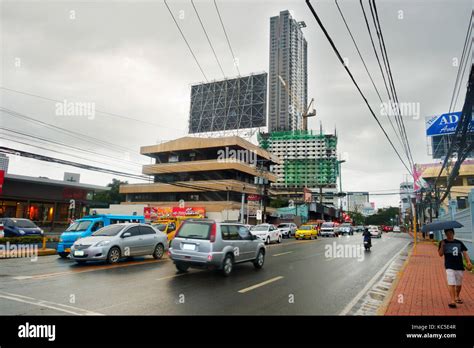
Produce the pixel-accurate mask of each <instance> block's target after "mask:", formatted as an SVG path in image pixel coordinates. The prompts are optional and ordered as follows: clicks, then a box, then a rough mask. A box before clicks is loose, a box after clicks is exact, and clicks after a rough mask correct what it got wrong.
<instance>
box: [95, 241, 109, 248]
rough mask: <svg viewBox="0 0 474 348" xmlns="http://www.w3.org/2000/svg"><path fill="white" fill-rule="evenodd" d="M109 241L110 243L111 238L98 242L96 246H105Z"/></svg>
mask: <svg viewBox="0 0 474 348" xmlns="http://www.w3.org/2000/svg"><path fill="white" fill-rule="evenodd" d="M109 243H110V240H103V241H101V242H99V243H97V244H96V245H95V246H96V247H103V246H106V245H107V244H109Z"/></svg>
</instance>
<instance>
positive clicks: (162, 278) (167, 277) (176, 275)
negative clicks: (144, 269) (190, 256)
mask: <svg viewBox="0 0 474 348" xmlns="http://www.w3.org/2000/svg"><path fill="white" fill-rule="evenodd" d="M201 272H203V271H201V270H196V271H195V272H186V273H178V274H173V275H169V276H166V277H161V278H157V279H155V280H165V279H171V278H176V277H181V276H184V275H190V274H196V273H201Z"/></svg>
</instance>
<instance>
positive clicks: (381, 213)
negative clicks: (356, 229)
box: [365, 207, 399, 225]
mask: <svg viewBox="0 0 474 348" xmlns="http://www.w3.org/2000/svg"><path fill="white" fill-rule="evenodd" d="M398 214H399V209H398V207H389V208H383V209H379V210H378V211H377V214H374V215H371V216H368V217H367V218H366V219H365V223H366V224H367V225H391V224H392V222H391V221H390V219H395V217H396V216H397V215H398Z"/></svg>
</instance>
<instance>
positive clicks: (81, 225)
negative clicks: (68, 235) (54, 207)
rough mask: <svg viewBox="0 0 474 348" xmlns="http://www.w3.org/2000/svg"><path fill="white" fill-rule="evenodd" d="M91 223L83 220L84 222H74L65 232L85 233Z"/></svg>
mask: <svg viewBox="0 0 474 348" xmlns="http://www.w3.org/2000/svg"><path fill="white" fill-rule="evenodd" d="M91 223H92V221H89V220H85V221H76V222H74V223H73V224H72V225H71V226H69V227H68V229H67V230H66V231H67V232H78V231H85V230H87V229H88V228H89V226H90V225H91Z"/></svg>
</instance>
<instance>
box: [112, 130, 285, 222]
mask: <svg viewBox="0 0 474 348" xmlns="http://www.w3.org/2000/svg"><path fill="white" fill-rule="evenodd" d="M141 154H143V155H146V156H148V157H150V158H152V159H153V160H154V162H155V163H153V164H150V165H144V166H143V174H146V175H150V177H151V179H152V181H153V182H151V183H144V184H127V185H121V186H120V193H123V194H125V195H126V201H125V202H124V203H123V204H146V205H148V207H150V208H153V210H152V212H153V214H155V215H156V216H159V215H160V214H186V210H189V211H190V213H191V212H192V213H193V214H194V213H196V211H199V212H200V213H204V215H205V216H207V217H209V218H213V219H216V220H219V221H222V220H238V219H239V218H240V217H241V215H242V213H241V208H242V198H244V209H243V215H244V216H245V218H247V216H249V217H254V216H256V215H257V210H261V209H258V208H260V207H261V206H262V197H263V196H264V195H266V189H267V188H266V186H267V185H268V184H269V183H272V182H276V181H277V179H278V177H277V176H276V175H275V174H273V173H271V172H270V166H272V165H275V164H278V163H280V162H279V160H278V159H277V158H275V157H274V156H272V155H271V154H270V153H269V152H267V151H265V150H263V149H262V148H260V147H258V146H256V145H254V144H252V143H250V142H248V141H246V140H244V139H242V138H240V137H237V136H231V137H221V138H198V137H183V138H180V139H176V140H172V141H168V142H165V143H162V144H157V145H151V146H143V147H142V148H141ZM255 178H262V179H260V180H259V181H257V180H256V179H255ZM259 183H262V184H259ZM265 183H266V184H265ZM243 194H244V197H242V196H243ZM194 210H196V211H194ZM266 213H267V215H268V216H269V215H270V214H271V213H272V209H271V208H267V209H266Z"/></svg>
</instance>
